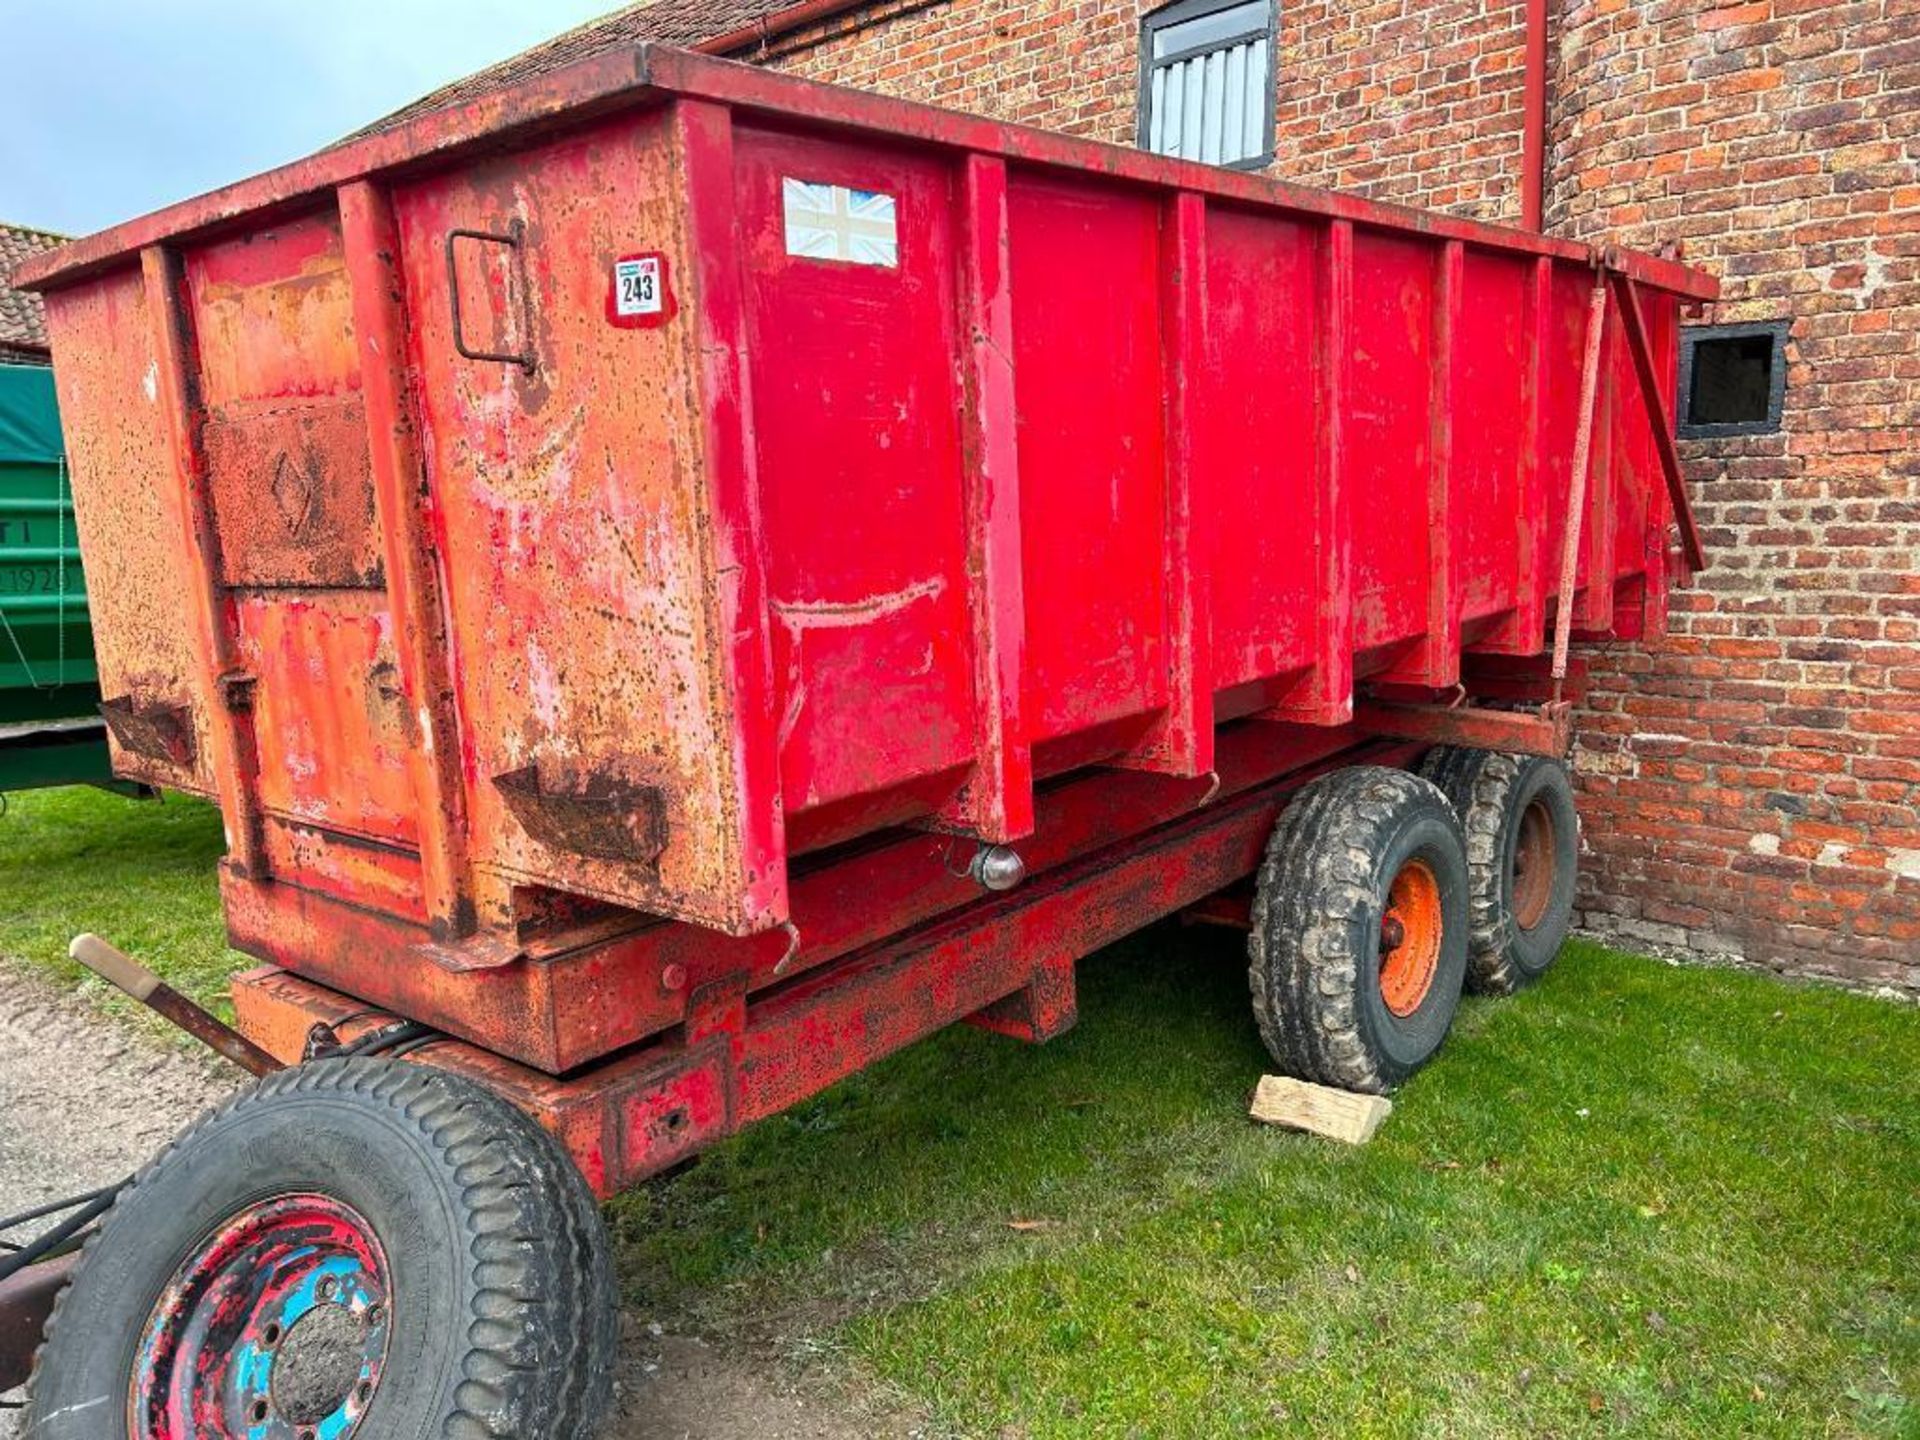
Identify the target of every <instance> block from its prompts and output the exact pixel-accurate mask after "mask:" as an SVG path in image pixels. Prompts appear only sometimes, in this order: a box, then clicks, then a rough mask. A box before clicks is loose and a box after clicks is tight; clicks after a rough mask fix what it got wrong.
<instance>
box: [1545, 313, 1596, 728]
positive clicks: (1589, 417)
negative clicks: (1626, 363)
mask: <svg viewBox="0 0 1920 1440" xmlns="http://www.w3.org/2000/svg"><path fill="white" fill-rule="evenodd" d="M1606 326H1607V287H1606V282H1605V281H1604V280H1603V279H1600V278H1599V277H1596V278H1595V280H1594V284H1593V296H1592V298H1591V299H1590V300H1589V301H1588V304H1587V349H1586V356H1585V358H1584V359H1583V360H1582V362H1581V366H1580V419H1579V428H1578V429H1576V430H1575V432H1574V437H1573V470H1572V473H1571V474H1569V475H1568V477H1567V518H1566V526H1565V529H1564V532H1563V535H1562V539H1561V544H1560V594H1559V599H1558V602H1557V603H1556V605H1555V606H1554V612H1553V678H1554V679H1555V680H1556V681H1557V680H1559V679H1560V678H1561V677H1563V676H1564V675H1565V674H1566V673H1567V646H1568V643H1569V641H1571V639H1572V638H1573V595H1574V586H1575V584H1576V583H1577V582H1578V578H1579V572H1580V530H1581V522H1582V520H1583V518H1584V516H1585V512H1586V508H1587V467H1588V465H1589V464H1590V463H1591V461H1592V458H1593V419H1594V407H1595V405H1596V403H1597V401H1598V398H1599V393H1600V355H1601V341H1602V338H1603V337H1604V334H1605V331H1606ZM1559 698H1560V697H1559V694H1558V687H1556V693H1555V695H1554V699H1556V700H1557V699H1559Z"/></svg>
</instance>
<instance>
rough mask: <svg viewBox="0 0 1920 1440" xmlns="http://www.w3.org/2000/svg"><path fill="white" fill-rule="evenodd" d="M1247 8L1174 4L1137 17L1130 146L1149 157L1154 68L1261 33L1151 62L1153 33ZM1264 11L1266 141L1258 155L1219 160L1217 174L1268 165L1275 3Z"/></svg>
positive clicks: (1276, 70)
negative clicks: (1132, 141)
mask: <svg viewBox="0 0 1920 1440" xmlns="http://www.w3.org/2000/svg"><path fill="white" fill-rule="evenodd" d="M1246 3H1247V0H1173V3H1172V4H1170V5H1162V6H1161V7H1160V8H1159V9H1157V10H1149V11H1148V12H1147V13H1146V14H1145V15H1142V16H1141V17H1140V73H1139V80H1138V83H1137V84H1136V86H1135V87H1134V88H1135V89H1136V90H1137V91H1138V97H1137V99H1136V100H1135V102H1134V133H1135V137H1136V139H1135V143H1136V144H1137V145H1138V146H1139V148H1140V149H1142V150H1146V151H1148V152H1149V153H1153V152H1152V148H1151V146H1150V145H1149V143H1148V142H1149V139H1150V137H1151V136H1152V133H1153V72H1154V71H1155V70H1156V69H1160V68H1163V67H1165V66H1168V65H1175V64H1178V63H1179V62H1181V61H1183V60H1191V59H1192V58H1193V57H1194V56H1195V55H1205V54H1209V53H1211V52H1212V51H1215V50H1225V49H1229V48H1231V47H1232V46H1234V45H1236V44H1244V43H1245V42H1246V41H1248V40H1251V39H1253V38H1255V37H1256V36H1259V35H1260V34H1261V32H1260V31H1258V30H1249V31H1247V32H1246V33H1245V34H1244V35H1241V36H1229V37H1228V38H1227V39H1225V40H1221V41H1216V42H1215V43H1213V44H1211V45H1203V46H1198V47H1196V48H1194V49H1192V50H1182V51H1180V52H1178V53H1176V54H1173V55H1169V56H1167V57H1166V58H1165V59H1163V60H1156V59H1154V56H1153V36H1154V32H1155V31H1158V30H1164V29H1166V28H1167V27H1168V26H1169V25H1183V24H1185V23H1186V22H1187V21H1189V20H1199V19H1201V18H1203V17H1205V16H1208V15H1216V14H1218V13H1219V12H1220V11H1222V10H1237V9H1239V8H1240V7H1241V6H1242V5H1244V4H1246ZM1266 10H1267V28H1266V32H1265V36H1266V41H1267V84H1266V96H1265V110H1266V128H1265V129H1264V130H1263V131H1262V133H1263V134H1264V135H1265V136H1266V138H1267V143H1266V145H1265V147H1264V148H1262V150H1261V151H1260V153H1259V154H1258V155H1249V156H1247V157H1245V158H1244V159H1240V160H1223V161H1221V162H1220V164H1219V167H1218V168H1219V169H1222V170H1264V169H1266V167H1267V166H1269V165H1271V164H1272V163H1273V158H1274V145H1273V139H1274V135H1273V129H1274V125H1275V123H1276V118H1277V117H1276V106H1277V93H1278V77H1279V74H1280V0H1267V5H1266ZM1167 158H1169V159H1175V158H1178V157H1175V156H1169V157H1167ZM1189 163H1191V164H1195V165H1204V164H1206V163H1207V162H1206V161H1204V160H1195V161H1191V162H1189Z"/></svg>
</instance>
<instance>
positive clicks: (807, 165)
mask: <svg viewBox="0 0 1920 1440" xmlns="http://www.w3.org/2000/svg"><path fill="white" fill-rule="evenodd" d="M734 154H735V157H736V165H737V174H738V183H739V194H738V200H737V209H738V214H739V224H740V243H741V245H742V247H743V248H742V253H741V269H742V272H743V275H744V276H745V289H746V298H747V305H746V312H747V339H748V346H749V350H750V352H751V354H752V356H753V363H754V387H753V421H754V424H753V433H754V440H755V444H756V460H757V464H756V471H757V473H758V475H759V478H760V506H761V515H762V517H763V521H764V525H765V535H766V548H767V586H768V602H767V606H768V610H769V612H770V617H771V621H772V625H771V639H772V654H773V666H774V675H775V677H776V687H777V689H776V699H777V710H778V715H779V746H780V754H781V760H782V772H783V774H782V781H783V790H784V794H785V798H786V804H787V808H788V809H789V810H790V811H793V810H800V809H805V808H809V807H812V806H816V805H820V804H824V803H826V802H829V801H833V800H839V799H843V798H845V797H847V796H849V795H858V794H861V793H864V792H868V791H875V790H883V789H888V788H891V787H892V786H894V785H896V784H903V783H906V782H908V781H911V780H914V779H917V778H919V777H921V776H925V775H930V774H933V773H936V772H939V771H943V770H950V769H954V768H955V767H958V766H962V765H967V764H970V763H971V762H972V761H973V758H974V754H975V750H974V742H975V736H974V723H973V720H974V717H973V709H974V704H975V699H974V690H973V664H972V645H971V642H970V634H969V630H970V621H969V614H968V593H967V530H966V516H965V513H964V507H963V498H962V468H961V455H960V427H959V421H958V411H959V406H960V401H961V395H960V391H959V388H958V385H959V376H958V374H957V367H956V365H955V363H954V355H955V353H956V350H957V341H956V339H955V336H954V318H955V312H956V305H957V300H956V295H955V287H956V283H957V279H958V276H957V274H956V267H955V264H954V250H955V225H956V216H955V213H954V211H955V207H954V194H953V189H954V187H953V175H952V172H951V169H950V167H949V166H948V165H947V164H945V163H943V162H942V160H941V159H940V158H939V157H928V156H925V155H916V154H914V153H912V152H907V151H888V150H881V149H879V148H877V147H872V146H869V147H865V148H856V147H853V146H849V145H841V144H833V143H829V142H825V141H822V140H819V139H814V138H812V137H807V136H793V135H786V134H778V133H773V132H767V131H756V130H751V129H740V130H738V131H736V133H735V137H734ZM788 180H796V181H802V182H807V183H809V184H813V185H829V186H838V187H844V188H845V189H848V190H861V191H872V192H878V193H881V194H885V195H888V196H891V197H892V199H893V201H894V205H895V211H896V217H897V218H896V224H897V227H898V235H899V254H898V263H897V264H894V265H879V264H864V263H854V262H852V261H848V260H841V259H817V258H813V257H810V256H804V255H795V254H791V253H789V250H788V245H787V241H786V234H785V223H784V216H783V207H782V195H783V186H784V184H785V182H787V181H788Z"/></svg>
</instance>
